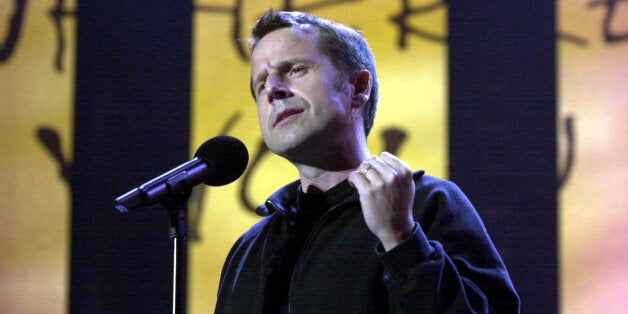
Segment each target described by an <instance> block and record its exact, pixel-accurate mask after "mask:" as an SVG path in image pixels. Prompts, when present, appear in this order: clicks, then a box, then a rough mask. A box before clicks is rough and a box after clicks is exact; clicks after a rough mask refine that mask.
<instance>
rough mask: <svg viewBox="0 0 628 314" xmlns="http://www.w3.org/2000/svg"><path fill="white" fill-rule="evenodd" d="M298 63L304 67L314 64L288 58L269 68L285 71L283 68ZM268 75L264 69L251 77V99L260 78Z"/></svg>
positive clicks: (301, 58)
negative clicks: (304, 65)
mask: <svg viewBox="0 0 628 314" xmlns="http://www.w3.org/2000/svg"><path fill="white" fill-rule="evenodd" d="M298 63H303V64H306V65H312V64H314V62H312V60H311V59H308V58H303V57H295V58H288V59H285V60H281V61H279V62H278V63H277V65H276V66H271V67H272V68H274V69H280V70H281V69H285V68H290V67H291V66H292V65H294V64H298ZM266 75H268V70H267V69H264V70H263V71H261V72H260V73H257V75H255V77H251V80H250V83H249V84H250V86H251V93H253V98H255V89H254V88H255V86H257V84H258V83H259V82H260V81H261V78H262V77H264V76H266Z"/></svg>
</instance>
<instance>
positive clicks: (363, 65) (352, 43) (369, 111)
mask: <svg viewBox="0 0 628 314" xmlns="http://www.w3.org/2000/svg"><path fill="white" fill-rule="evenodd" d="M300 26H312V27H315V28H316V29H318V31H319V34H320V36H319V42H318V46H319V49H320V53H321V54H323V55H326V56H327V57H329V58H330V59H331V60H332V62H333V63H334V65H335V67H336V68H337V69H338V71H339V72H340V73H341V74H342V75H345V76H346V77H347V78H349V79H350V80H353V79H355V76H356V75H358V73H359V71H360V70H367V71H368V72H370V75H371V83H372V88H371V92H370V96H369V98H368V101H367V102H366V104H365V117H364V132H365V134H366V135H368V134H369V132H370V130H371V128H372V127H373V122H374V119H375V113H376V111H377V100H378V95H379V83H378V81H377V72H376V69H375V61H374V58H373V54H372V52H371V49H370V48H369V46H368V43H367V42H366V40H365V39H364V37H363V36H362V35H361V34H360V33H359V32H358V31H356V30H355V29H353V28H350V27H348V26H345V25H342V24H339V23H336V22H333V21H330V20H326V19H322V18H319V17H317V16H313V15H309V14H305V13H301V12H276V11H272V10H269V11H268V12H266V13H265V14H264V15H263V16H262V17H261V18H260V19H259V21H258V22H257V24H256V25H255V27H254V28H253V31H252V37H251V39H250V42H251V51H254V50H255V48H256V47H257V44H258V43H259V41H260V40H261V39H262V38H263V37H264V36H266V35H267V34H269V33H271V32H273V31H275V30H278V29H281V28H289V27H300ZM252 91H253V90H252ZM253 95H254V97H255V92H254V91H253Z"/></svg>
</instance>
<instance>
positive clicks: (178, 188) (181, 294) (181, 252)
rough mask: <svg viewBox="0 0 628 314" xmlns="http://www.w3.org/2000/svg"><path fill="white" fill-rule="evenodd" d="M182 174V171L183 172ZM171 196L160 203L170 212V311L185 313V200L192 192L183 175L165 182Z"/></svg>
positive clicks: (174, 313) (176, 313)
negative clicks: (171, 252)
mask: <svg viewBox="0 0 628 314" xmlns="http://www.w3.org/2000/svg"><path fill="white" fill-rule="evenodd" d="M183 174H184V173H183ZM166 184H167V186H168V188H169V189H170V190H171V191H172V196H171V197H170V198H169V199H168V200H167V201H165V202H163V203H162V205H163V206H164V207H165V208H166V209H167V210H168V213H170V228H169V234H170V239H172V243H173V248H172V249H173V264H172V313H173V314H183V313H185V305H186V288H187V255H188V243H187V242H188V241H187V240H188V219H187V206H186V205H187V201H188V198H189V197H190V194H192V188H193V186H189V184H188V182H187V180H186V179H185V175H181V176H175V177H173V178H170V179H169V180H168V181H167V182H166Z"/></svg>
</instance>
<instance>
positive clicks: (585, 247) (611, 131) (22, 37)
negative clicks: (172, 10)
mask: <svg viewBox="0 0 628 314" xmlns="http://www.w3.org/2000/svg"><path fill="white" fill-rule="evenodd" d="M17 2H19V1H10V0H3V1H0V52H2V53H5V55H3V58H2V59H0V249H2V254H0V308H1V309H2V312H7V313H66V312H67V298H68V267H69V263H68V261H69V257H68V254H69V230H70V224H69V217H70V201H69V200H70V199H69V198H70V195H69V194H68V191H69V189H68V186H67V182H66V181H65V179H63V178H62V176H61V173H60V170H61V166H62V163H64V164H68V163H70V162H71V160H72V156H71V153H72V134H73V132H72V119H73V117H72V115H73V110H72V108H73V102H74V100H73V94H74V60H75V57H74V54H75V49H74V45H75V40H74V38H75V34H76V31H75V27H76V23H75V19H74V17H73V16H72V12H71V11H72V9H73V8H75V7H76V4H75V3H76V1H65V2H64V3H65V7H63V8H62V9H65V10H64V11H65V13H66V14H67V15H64V17H63V18H62V19H61V20H60V22H61V26H62V30H63V33H64V35H65V37H64V40H63V43H64V44H65V49H64V50H59V48H58V46H57V40H58V39H59V38H60V37H59V34H60V33H59V32H58V31H57V30H56V29H55V22H54V19H53V18H51V16H50V14H49V11H50V10H51V9H54V8H55V5H56V3H57V1H52V0H51V1H24V2H25V3H27V6H26V7H25V8H24V9H23V10H22V11H21V17H22V18H21V24H20V30H21V31H20V33H19V36H18V37H17V38H18V40H17V41H16V42H15V45H14V46H12V48H11V49H9V45H8V41H7V38H8V36H9V33H10V30H11V27H12V26H11V24H10V21H11V19H12V18H13V17H14V16H16V15H19V13H20V11H19V10H17V8H16V3H17ZM284 2H285V1H241V3H242V6H241V8H240V9H241V11H240V13H239V14H238V15H237V16H236V15H234V13H233V12H232V11H231V10H232V9H234V8H235V7H234V5H235V3H236V1H231V0H212V1H210V0H198V1H196V4H197V10H196V13H195V17H194V28H195V29H194V34H195V37H194V60H193V62H194V77H193V84H194V86H193V104H192V105H193V121H192V122H193V130H192V138H191V141H192V145H191V146H192V147H194V148H195V147H197V146H198V145H200V143H202V142H203V141H204V140H206V139H208V138H210V137H213V136H215V135H218V134H219V133H223V132H225V130H226V133H228V134H231V135H234V136H236V137H238V138H241V139H242V140H243V141H244V142H245V144H246V145H247V147H248V148H249V151H250V154H251V155H252V156H255V155H256V154H257V153H258V151H259V150H258V148H257V147H258V143H259V142H260V140H261V135H260V133H259V131H258V126H257V117H256V110H255V104H254V103H253V101H252V100H251V98H250V96H249V92H248V76H249V64H248V62H247V61H246V60H244V59H242V58H241V57H240V54H239V52H238V47H246V45H245V43H242V44H241V45H237V44H236V42H235V39H234V35H233V34H234V29H235V28H234V23H236V21H239V22H240V27H239V28H237V29H239V31H240V32H239V34H240V36H241V38H242V39H244V38H246V37H247V36H248V29H249V28H250V26H251V25H252V24H253V22H254V20H255V18H256V17H257V16H258V15H259V14H261V13H262V12H264V11H265V10H266V9H267V8H268V7H270V6H273V7H275V8H276V9H281V8H282V6H283V4H284ZM293 2H296V3H297V4H298V6H297V7H295V8H294V9H297V10H306V11H308V12H312V13H315V14H319V15H322V16H325V17H329V18H332V19H335V20H338V21H341V22H344V23H347V24H350V25H352V26H354V27H357V28H359V29H361V30H363V32H364V34H365V36H366V37H367V39H368V40H369V41H370V43H371V45H372V48H373V50H374V51H375V54H376V61H377V63H378V69H379V75H380V80H381V83H382V87H381V88H382V95H381V102H380V111H379V114H378V118H377V120H376V125H375V128H374V130H373V132H372V135H371V137H370V145H371V150H372V151H373V152H379V151H381V150H382V149H383V147H384V141H383V139H382V134H383V132H384V131H385V130H388V129H391V128H398V129H400V130H402V131H404V132H405V133H406V135H407V137H406V140H405V141H404V142H402V144H401V145H400V146H399V151H398V152H399V155H401V157H403V158H404V159H407V160H408V161H409V162H410V164H411V165H412V166H413V167H414V168H423V169H426V170H427V171H428V172H429V173H431V174H433V175H436V176H441V177H447V169H446V160H447V151H446V142H447V138H446V134H447V129H446V122H447V112H446V106H445V104H446V99H445V96H446V84H447V82H446V66H447V65H446V53H447V50H446V46H445V44H443V43H442V42H439V41H438V38H442V37H443V36H444V35H445V34H446V30H445V28H446V20H447V18H446V8H445V7H443V6H441V7H437V8H436V9H435V10H433V11H429V12H426V13H424V14H414V15H410V16H408V26H411V27H415V28H417V29H421V30H423V31H425V32H427V34H431V35H434V36H435V38H433V39H431V37H427V36H417V35H412V34H409V35H408V36H407V37H406V39H407V42H406V48H405V49H400V48H399V46H398V41H399V33H400V27H399V24H395V23H393V22H392V21H391V17H393V16H397V15H398V14H399V13H400V12H401V11H402V9H403V7H402V4H401V3H402V1H390V0H363V1H337V2H336V4H333V5H330V4H326V5H320V6H315V5H313V4H315V3H316V2H321V1H293ZM322 2H324V1H322ZM409 2H411V3H412V4H411V5H412V7H422V6H426V5H428V4H431V3H433V2H432V1H423V0H421V1H409ZM557 3H558V28H559V30H558V31H559V33H560V35H561V38H560V39H559V45H558V48H559V69H558V70H559V71H558V73H559V78H558V79H559V84H558V85H559V90H558V96H559V109H558V111H559V121H557V123H558V132H559V136H560V147H559V151H560V158H559V168H560V169H564V168H565V160H566V153H567V147H568V145H567V136H566V132H565V128H564V126H565V121H566V119H568V118H571V119H573V121H574V122H575V123H574V129H573V130H574V132H573V134H574V135H575V146H573V147H574V148H575V151H574V153H575V154H574V156H575V159H574V160H575V163H574V164H573V168H572V170H571V172H570V175H569V176H568V177H567V180H566V183H565V185H563V186H562V189H561V192H560V195H559V196H560V212H559V231H560V243H559V244H560V246H559V249H560V280H561V285H560V287H561V292H560V296H561V307H562V309H563V310H562V312H566V313H592V312H607V313H622V311H623V310H624V309H625V308H628V301H627V299H626V297H625V291H626V289H627V288H628V287H626V285H627V283H628V280H626V278H628V266H627V265H628V260H627V258H628V234H627V230H628V193H626V192H625V190H626V187H628V172H627V171H626V169H628V151H627V148H628V139H627V138H626V136H625V135H626V134H628V124H627V123H626V121H628V89H626V87H625V85H626V83H627V82H628V58H627V57H626V56H628V39H626V37H627V36H626V33H627V31H628V10H627V9H628V3H627V2H625V1H623V2H622V1H616V2H613V1H585V0H570V1H564V0H563V1H558V2H557ZM299 6H300V7H299ZM611 13H612V14H611ZM605 21H607V22H605ZM605 23H606V24H605ZM606 35H608V36H606ZM246 51H248V49H246ZM246 51H245V53H244V54H243V55H246V54H248V52H246ZM229 121H232V123H231V122H229ZM42 128H43V129H46V130H49V131H52V133H55V134H57V135H58V137H59V138H60V140H61V141H60V146H59V149H60V150H59V153H60V155H61V156H62V160H58V159H56V157H54V155H53V154H51V153H50V151H49V150H48V149H46V148H44V146H43V145H42V142H41V141H40V140H39V138H38V137H37V131H38V130H40V129H42ZM47 134H51V133H50V132H49V133H47ZM191 153H192V152H191ZM271 170H272V171H271ZM258 173H260V174H261V173H275V174H276V176H275V177H274V178H271V179H272V181H267V180H264V181H263V182H264V183H262V180H261V179H260V178H258V177H257V176H256V174H258ZM295 178H296V171H295V170H294V169H293V168H292V167H291V166H290V165H289V164H287V163H286V162H285V161H284V160H282V159H280V158H278V157H274V156H271V155H269V154H266V155H264V157H263V158H262V159H261V160H260V162H259V164H258V165H257V166H256V167H255V169H254V171H253V172H252V173H251V175H250V181H249V184H248V186H247V188H246V191H247V193H248V194H247V195H248V196H249V198H250V200H251V202H252V203H255V204H258V203H261V202H263V201H264V199H265V197H266V196H267V195H268V194H269V193H270V192H272V191H273V190H275V189H276V188H277V187H279V186H280V185H282V184H283V183H286V182H288V181H290V180H293V179H295ZM265 179H266V178H265ZM241 187H242V180H241V179H240V180H238V181H236V182H235V183H234V184H231V185H229V186H225V187H219V188H205V189H204V190H203V191H202V192H204V197H203V198H202V200H203V204H202V206H200V208H202V215H201V216H200V219H199V223H198V225H197V226H196V225H195V226H194V228H196V227H198V228H197V229H194V230H197V231H198V235H199V236H200V237H199V238H198V239H197V240H194V241H191V243H190V264H191V265H190V270H189V271H190V274H189V284H190V290H189V297H190V301H189V309H190V312H192V313H200V312H204V313H205V312H209V311H211V309H213V304H214V302H215V294H216V289H217V287H216V285H217V282H218V276H219V273H220V268H221V266H222V263H223V260H224V258H225V255H226V252H227V250H228V248H229V247H230V246H231V244H232V243H233V241H235V239H236V237H237V236H238V235H239V234H241V233H242V232H243V231H244V230H246V229H247V228H248V227H249V226H250V225H251V224H252V223H254V222H255V221H257V219H258V218H257V217H256V216H254V215H252V214H250V213H248V212H247V211H246V209H245V207H244V206H243V205H242V204H241V203H240V201H239V194H238V193H239V191H240V188H241ZM195 194H197V195H198V192H196V191H195ZM196 199H201V198H200V197H198V196H196ZM191 207H194V204H193V203H192V204H191ZM196 209H198V206H197V208H196Z"/></svg>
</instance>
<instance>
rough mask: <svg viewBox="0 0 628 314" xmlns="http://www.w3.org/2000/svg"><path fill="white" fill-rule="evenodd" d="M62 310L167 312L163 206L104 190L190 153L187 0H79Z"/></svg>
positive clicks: (168, 260) (168, 254)
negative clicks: (121, 207)
mask: <svg viewBox="0 0 628 314" xmlns="http://www.w3.org/2000/svg"><path fill="white" fill-rule="evenodd" d="M77 25H78V31H77V35H78V38H77V66H76V71H77V72H76V108H75V135H74V137H75V139H74V168H73V176H72V209H73V213H72V256H71V278H70V303H69V309H70V312H71V313H167V312H170V311H171V301H172V258H173V257H172V256H173V255H172V241H171V240H170V239H169V235H168V225H169V220H168V214H167V212H166V210H165V209H163V208H162V207H155V208H152V209H147V210H137V211H134V212H131V213H128V214H122V213H119V212H117V211H116V210H115V209H114V207H113V205H112V202H113V199H114V198H115V197H116V196H118V195H120V194H122V193H124V192H126V191H128V190H129V189H131V188H133V187H135V186H137V185H139V184H141V183H143V182H145V181H146V180H148V179H151V178H153V177H154V176H156V175H159V174H160V173H162V172H164V171H167V170H169V169H171V168H172V167H174V166H176V165H178V164H180V163H182V162H185V161H187V160H189V138H190V135H189V132H190V131H189V130H190V122H189V121H190V76H191V31H192V3H191V1H165V2H164V1H161V2H154V1H147V0H140V1H127V0H110V1H93V0H87V1H78V10H77Z"/></svg>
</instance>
